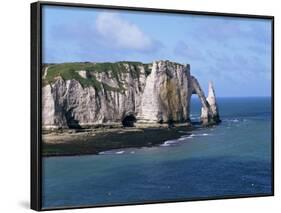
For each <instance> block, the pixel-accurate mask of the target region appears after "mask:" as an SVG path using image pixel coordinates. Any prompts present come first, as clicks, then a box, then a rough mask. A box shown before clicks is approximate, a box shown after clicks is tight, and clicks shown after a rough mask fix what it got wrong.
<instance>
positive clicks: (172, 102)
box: [42, 61, 219, 129]
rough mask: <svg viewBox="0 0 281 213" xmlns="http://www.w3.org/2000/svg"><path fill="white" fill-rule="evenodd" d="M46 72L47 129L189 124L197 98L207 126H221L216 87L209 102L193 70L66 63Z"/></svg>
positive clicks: (163, 63) (172, 66) (166, 63)
mask: <svg viewBox="0 0 281 213" xmlns="http://www.w3.org/2000/svg"><path fill="white" fill-rule="evenodd" d="M43 73H44V75H43V85H44V86H43V88H42V111H43V112H42V118H43V119H42V122H43V128H45V129H50V128H80V127H92V126H96V125H120V126H121V125H122V124H123V125H124V126H132V125H134V123H135V122H136V123H148V124H158V123H171V122H189V105H190V98H191V95H192V94H194V93H196V94H198V96H199V97H200V100H201V102H202V107H203V109H202V116H201V119H202V122H203V124H209V123H212V122H218V121H219V115H218V111H217V106H216V100H215V94H214V89H213V86H212V85H211V86H210V87H209V96H208V99H206V98H205V96H204V93H203V91H202V90H201V88H200V85H199V83H198V81H197V80H196V79H195V78H194V77H193V76H191V75H190V68H189V65H181V64H178V63H174V62H170V61H155V62H153V63H152V64H142V63H138V62H118V63H114V64H110V63H106V64H105V63H104V64H94V63H87V64H64V65H49V66H47V68H45V69H44V70H43ZM210 90H211V91H210Z"/></svg>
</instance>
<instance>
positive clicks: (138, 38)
mask: <svg viewBox="0 0 281 213" xmlns="http://www.w3.org/2000/svg"><path fill="white" fill-rule="evenodd" d="M160 59H161V60H171V61H175V62H179V63H183V64H190V66H191V73H192V74H193V75H194V76H196V77H197V78H198V80H199V82H200V83H201V85H202V86H203V88H204V90H205V91H206V89H207V85H208V81H210V80H212V81H213V82H214V84H215V88H216V93H217V96H220V97H223V96H225V97H233V96H270V88H271V22H270V21H269V20H262V19H246V18H229V17H227V18H226V17H214V16H212V17H211V16H199V15H177V14H163V13H145V12H135V11H134V12H132V11H116V10H103V9H92V8H89V9H87V8H74V7H56V6H44V7H43V63H62V62H77V61H93V62H105V61H109V62H114V61H123V60H126V61H141V62H152V61H154V60H160Z"/></svg>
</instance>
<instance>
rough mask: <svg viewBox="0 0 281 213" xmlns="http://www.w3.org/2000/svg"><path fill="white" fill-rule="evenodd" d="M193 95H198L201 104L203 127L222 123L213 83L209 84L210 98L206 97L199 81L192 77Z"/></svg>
mask: <svg viewBox="0 0 281 213" xmlns="http://www.w3.org/2000/svg"><path fill="white" fill-rule="evenodd" d="M191 85H192V94H197V95H198V97H199V99H200V101H201V104H202V108H201V116H200V120H201V122H202V124H203V125H210V124H215V123H218V122H220V119H219V113H218V107H217V104H216V97H215V91H214V87H213V84H212V82H210V83H209V91H208V97H207V98H206V97H205V94H204V92H203V90H202V89H201V87H200V84H199V83H198V81H197V79H196V78H195V77H193V76H191Z"/></svg>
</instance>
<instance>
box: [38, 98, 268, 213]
mask: <svg viewBox="0 0 281 213" xmlns="http://www.w3.org/2000/svg"><path fill="white" fill-rule="evenodd" d="M217 102H218V106H219V113H220V117H221V120H222V122H221V123H220V124H219V125H217V126H212V127H209V128H200V127H198V128H197V129H196V130H194V131H192V132H186V135H185V134H184V135H183V136H181V137H180V138H175V139H174V140H169V141H163V144H161V145H159V146H154V147H143V148H134V149H133V148H127V149H119V150H109V151H105V152H102V153H100V154H99V155H85V156H61V157H46V158H45V157H44V158H43V160H42V168H43V171H42V207H43V208H44V209H48V208H64V207H77V206H91V205H95V206H100V205H116V204H118V205H119V204H131V203H150V202H166V201H177V200H179V201H183V200H197V199H213V198H227V197H245V196H246V197H247V196H261V195H271V194H272V191H273V186H272V184H273V183H272V175H273V174H272V173H273V171H272V113H271V98H269V97H243V98H233V97H232V98H217ZM200 108H201V106H200V102H199V100H198V99H197V98H192V102H191V120H192V121H193V122H195V123H196V122H197V121H199V116H200ZM190 133H191V134H190ZM155 137H157V135H155ZM132 140H134V138H132Z"/></svg>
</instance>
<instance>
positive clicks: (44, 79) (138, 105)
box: [31, 2, 274, 210]
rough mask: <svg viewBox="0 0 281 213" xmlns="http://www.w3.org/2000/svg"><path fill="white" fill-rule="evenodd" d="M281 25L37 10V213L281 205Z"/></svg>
mask: <svg viewBox="0 0 281 213" xmlns="http://www.w3.org/2000/svg"><path fill="white" fill-rule="evenodd" d="M273 79H274V18H273V17H272V16H259V15H242V14H225V13H212V12H194V11H183V10H163V9H151V8H132V7H119V6H105V5H86V4H73V3H53V2H36V3H32V4H31V99H32V100H31V208H32V209H34V210H52V209H66V208H83V207H98V206H115V205H132V204H133V205H135V204H148V203H162V202H179V201H193V200H210V199H223V198H244V197H258V196H272V195H274V143H273V138H274V122H273V120H274V116H273V115H274V91H273V82H274V81H273Z"/></svg>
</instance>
